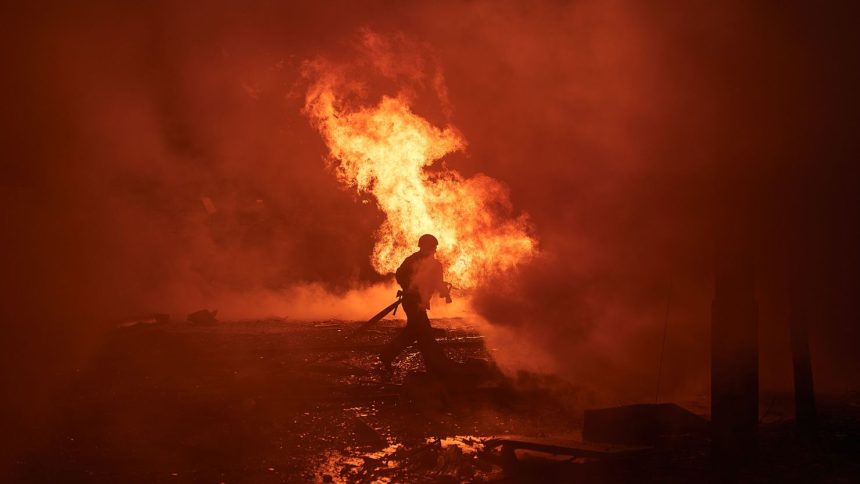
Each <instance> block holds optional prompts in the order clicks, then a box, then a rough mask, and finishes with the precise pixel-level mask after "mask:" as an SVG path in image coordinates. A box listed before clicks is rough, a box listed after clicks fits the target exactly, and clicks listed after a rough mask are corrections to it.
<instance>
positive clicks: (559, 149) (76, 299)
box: [0, 1, 860, 413]
mask: <svg viewBox="0 0 860 484" xmlns="http://www.w3.org/2000/svg"><path fill="white" fill-rule="evenodd" d="M750 3H751V2H719V3H718V4H714V2H686V1H677V2H657V3H653V2H649V3H647V4H646V3H642V2H621V1H617V2H596V1H593V2H592V1H587V2H563V1H547V2H408V3H406V2H351V1H350V2H309V3H307V4H304V5H303V4H299V3H298V2H268V1H247V2H235V3H231V2H224V1H207V2H178V1H177V2H170V1H163V2H147V3H138V2H85V3H84V4H73V3H69V2H58V3H57V4H53V5H52V4H50V3H38V4H37V3H26V4H24V5H19V6H16V7H4V9H6V10H8V11H7V12H5V13H4V18H5V19H6V20H7V21H6V24H7V26H6V28H5V29H4V33H3V34H2V35H3V41H2V43H0V45H2V47H0V49H2V53H3V54H2V55H3V72H4V74H3V76H2V81H0V83H2V84H0V87H2V93H3V94H2V95H3V97H4V99H3V111H4V115H3V118H2V137H3V139H4V142H3V146H4V148H3V149H4V156H3V166H2V170H3V174H2V181H0V183H2V185H0V186H2V199H0V207H2V208H0V211H2V212H0V213H2V219H3V223H4V230H3V249H4V250H3V262H4V271H3V273H4V278H3V286H2V289H3V294H4V304H3V314H2V316H3V318H2V321H3V325H4V327H3V330H4V338H3V339H4V344H6V345H8V346H9V350H8V351H4V359H5V360H6V361H5V362H4V366H3V379H4V384H5V385H10V386H14V387H16V388H18V389H19V391H17V392H16V393H15V394H16V397H15V398H13V399H11V400H10V401H9V402H8V403H9V404H10V405H12V406H13V407H14V408H17V410H18V411H22V409H27V410H29V411H30V412H31V413H36V412H37V411H38V410H37V409H39V408H42V407H40V406H39V405H37V403H41V404H44V403H45V402H48V401H50V400H51V398H54V395H55V393H54V392H56V388H58V387H59V385H60V383H59V382H60V381H62V378H60V377H56V378H55V376H56V375H57V374H62V373H63V371H64V370H65V369H68V368H71V367H74V366H75V365H79V364H80V363H81V362H84V361H87V358H88V355H89V354H90V352H91V351H92V350H93V348H94V347H97V346H98V345H99V344H101V342H102V341H103V337H104V334H105V332H106V329H107V328H109V322H110V321H115V320H116V319H117V318H122V317H128V316H130V315H135V314H141V313H146V312H151V311H157V310H164V308H168V309H173V308H180V309H182V310H185V309H195V308H194V307H191V308H188V306H194V305H196V304H202V303H204V302H207V301H210V302H213V305H217V300H218V297H219V295H221V294H225V293H227V292H229V293H231V294H237V293H238V294H244V293H248V294H249V295H250V294H253V293H255V292H256V291H261V290H278V289H282V288H285V287H290V286H291V285H295V284H303V283H320V284H323V285H325V286H326V287H327V288H329V290H331V291H332V292H334V293H338V291H343V290H345V289H346V288H349V287H353V286H355V285H361V284H369V283H373V282H376V281H379V280H380V278H381V277H380V276H379V275H377V274H375V273H374V272H373V271H372V269H371V267H370V265H369V263H368V255H369V254H370V250H371V247H372V246H373V234H374V231H375V230H376V228H377V227H378V226H379V224H380V222H381V221H382V215H381V214H380V212H379V211H378V210H377V209H376V208H375V207H374V206H373V204H372V203H371V204H363V203H360V200H358V199H357V198H356V197H355V196H354V195H353V194H352V193H351V192H349V191H347V190H344V189H343V188H342V187H340V186H339V185H338V183H337V181H336V179H335V178H334V176H333V175H332V173H331V171H330V170H329V169H328V168H327V166H326V163H325V161H324V157H325V154H326V150H325V146H324V144H323V142H322V140H321V138H320V136H319V134H318V133H317V132H316V131H315V130H314V129H313V127H312V126H311V125H310V123H309V122H308V119H307V117H306V116H304V115H303V113H302V111H301V110H302V106H303V103H304V99H303V96H304V92H305V89H306V88H307V82H308V80H307V79H305V78H303V77H302V75H301V72H300V71H301V66H302V62H304V61H306V60H308V59H314V58H318V57H320V56H322V57H325V58H329V59H334V60H337V61H341V62H348V61H349V60H350V59H351V58H353V57H354V56H355V55H356V49H357V47H356V45H355V44H356V39H357V35H358V32H359V30H360V29H362V28H369V29H373V30H374V31H376V32H379V33H380V34H382V35H402V36H404V38H407V39H410V42H414V43H415V44H416V45H418V46H419V48H420V49H422V52H424V53H425V55H426V56H427V58H428V59H432V61H433V62H434V63H435V64H434V65H436V66H438V68H439V69H440V70H441V72H443V73H444V78H445V85H446V86H447V93H448V98H449V101H450V111H448V110H447V109H445V108H444V107H443V106H440V105H439V103H438V102H432V98H429V97H428V98H423V97H419V98H418V102H417V103H416V106H415V109H416V111H417V112H418V113H419V114H422V115H424V116H426V117H428V118H429V119H430V120H432V121H433V122H434V123H437V124H439V125H445V124H452V125H454V126H456V127H457V128H458V129H459V130H460V131H461V132H462V133H463V135H464V137H465V138H466V140H467V142H468V143H469V147H468V150H467V152H466V154H459V155H456V156H454V157H452V158H451V159H449V160H446V163H448V166H449V167H451V168H453V169H456V170H458V171H460V172H461V173H463V174H465V175H467V176H469V175H473V174H475V173H485V174H487V175H489V176H491V177H493V178H496V179H498V180H500V181H501V182H503V183H505V184H506V185H507V186H508V187H509V188H510V196H511V200H512V202H513V204H514V207H515V208H516V210H518V211H523V212H526V213H528V214H529V216H530V217H531V220H532V223H533V226H534V230H535V235H536V236H537V238H538V239H539V240H540V244H541V250H542V255H541V257H539V258H538V260H536V261H535V262H534V263H533V264H530V265H529V266H528V267H526V268H524V271H523V273H522V274H521V277H520V278H518V279H516V280H508V281H502V282H501V283H499V284H496V285H494V286H493V288H492V290H483V291H481V292H479V294H478V296H479V297H478V299H477V307H478V309H479V310H480V311H481V313H482V314H483V315H485V316H486V317H487V318H488V319H489V320H490V322H492V323H493V324H495V325H496V326H497V327H499V328H504V329H505V331H512V332H513V333H512V334H514V335H515V336H516V339H517V340H519V342H520V343H518V345H512V346H511V347H510V348H508V351H507V352H506V354H507V355H508V357H509V358H510V360H511V361H512V362H516V361H519V362H523V361H525V360H531V361H533V362H536V361H540V362H541V365H544V366H545V367H547V368H552V369H553V370H555V371H558V372H559V373H560V374H562V375H564V376H566V377H568V378H571V379H573V380H576V381H578V382H589V381H590V380H595V379H598V377H596V375H599V379H600V380H601V381H602V382H603V383H602V384H601V386H602V388H603V390H605V391H614V392H620V393H623V394H624V395H625V396H629V397H631V398H635V397H636V396H637V395H643V394H650V393H649V392H650V391H651V390H650V388H651V387H652V383H651V380H649V379H651V378H653V373H654V366H655V361H656V358H657V352H656V350H655V346H656V344H657V342H659V341H660V334H661V333H660V331H661V328H662V323H663V314H664V310H665V305H666V299H667V297H668V298H670V306H671V311H670V333H669V340H668V345H669V346H668V348H669V349H668V354H667V378H668V380H669V382H670V384H669V385H668V387H669V388H670V391H671V389H677V390H678V391H681V390H690V391H698V390H699V389H706V388H707V387H706V383H707V363H708V358H707V348H708V339H707V338H708V325H709V321H710V320H709V317H710V316H709V314H710V298H711V293H712V288H713V259H714V251H715V243H716V242H715V241H716V240H719V239H720V237H723V238H728V239H730V240H732V241H733V242H737V243H740V244H742V245H744V246H746V247H748V248H749V250H750V251H751V252H752V253H753V254H754V255H755V261H756V271H757V281H758V300H759V303H760V309H761V331H760V333H761V336H762V357H761V358H762V359H761V369H762V385H763V386H764V387H773V388H786V387H787V386H788V385H789V384H790V372H789V368H790V367H789V364H790V362H789V355H788V332H787V328H786V326H785V318H786V314H787V307H788V304H787V287H788V285H789V284H790V282H791V280H792V279H790V278H789V275H790V274H798V273H799V274H801V276H800V278H799V279H800V280H802V281H803V286H804V288H805V291H804V293H805V294H807V295H808V298H809V304H810V306H811V308H812V320H811V323H812V342H813V357H814V358H815V365H816V377H817V378H818V383H819V388H822V389H830V390H842V389H845V388H849V387H855V388H856V387H857V384H858V379H857V377H856V375H857V372H858V370H860V358H858V356H857V354H858V352H857V341H860V338H858V336H860V334H858V329H857V328H858V311H857V308H856V302H855V301H856V297H855V295H856V293H857V289H858V287H860V285H858V280H857V279H858V276H857V274H858V269H860V267H858V258H857V253H856V250H857V247H858V241H860V240H858V234H857V230H858V229H857V225H858V224H857V222H856V219H857V217H856V215H855V211H856V209H855V207H856V206H858V203H857V202H858V200H857V198H858V196H857V189H856V186H857V183H856V182H857V171H858V170H857V158H858V153H860V150H858V141H857V132H858V115H857V108H858V102H857V94H856V86H858V85H860V70H858V67H860V66H858V62H860V55H858V52H857V50H858V49H857V46H858V45H860V39H858V38H857V37H858V30H857V29H856V28H855V26H854V25H853V22H854V20H855V19H856V18H857V15H856V14H857V12H856V11H853V10H854V9H852V8H850V7H846V6H843V5H840V4H836V3H827V2H825V3H823V4H820V5H816V6H814V7H813V6H811V5H807V2H781V3H779V4H778V5H777V4H773V5H769V6H754V5H750ZM846 5H847V2H846ZM362 81H364V82H367V83H368V85H369V86H370V87H371V91H372V93H374V94H376V93H379V94H381V93H390V94H393V93H392V92H390V91H391V90H392V89H395V88H396V86H393V85H389V84H385V83H378V82H379V80H378V79H376V78H374V77H373V76H371V75H370V74H368V78H367V79H362ZM375 82H377V84H374V83H375ZM428 89H429V88H428ZM368 102H371V101H370V100H369V101H368ZM202 197H208V198H209V199H210V200H212V202H213V203H214V204H215V206H216V207H217V213H216V214H215V215H214V216H210V215H208V214H207V213H206V211H205V210H204V206H203V204H202V203H201V198H202ZM258 200H259V202H258ZM189 301H193V303H191V302H189ZM175 310H178V309H175ZM571 354H573V355H575V358H571V357H570V355H571ZM691 389H692V390H691Z"/></svg>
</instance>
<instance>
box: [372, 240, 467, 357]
mask: <svg viewBox="0 0 860 484" xmlns="http://www.w3.org/2000/svg"><path fill="white" fill-rule="evenodd" d="M438 245H439V241H438V240H436V237H434V236H432V235H430V234H425V235H422V236H421V238H419V239H418V248H419V250H418V252H416V253H414V254H412V255H410V256H409V257H407V258H406V260H404V261H403V263H402V264H400V267H399V268H398V269H397V272H396V273H395V277H396V279H397V283H398V284H400V287H401V288H402V300H401V302H402V305H403V310H404V311H405V312H406V328H404V329H403V330H402V331H401V333H400V334H399V335H397V336H396V337H395V338H394V339H393V340H392V341H391V342H390V343H388V344H387V345H386V346H385V348H384V349H383V350H382V353H381V354H380V355H379V356H380V359H381V360H382V364H383V365H384V366H385V367H386V368H388V369H390V368H391V362H392V361H394V358H396V357H397V355H399V354H400V353H401V352H402V351H403V350H405V349H406V348H408V347H409V346H410V345H412V344H413V343H415V342H416V341H417V342H418V349H419V350H421V354H422V355H423V356H424V366H425V367H427V371H428V372H429V373H438V372H442V371H445V370H446V369H448V368H449V366H450V362H449V360H448V359H447V358H446V357H445V352H444V351H443V350H442V347H441V346H440V345H439V343H438V342H437V341H436V338H435V337H434V336H433V328H431V327H430V318H429V317H428V316H427V310H428V309H430V299H431V298H432V297H433V295H434V294H436V293H438V294H439V295H440V296H441V297H444V298H445V300H446V301H447V302H451V295H450V292H449V291H450V285H449V284H447V283H446V282H445V281H444V279H443V277H442V264H441V263H439V261H437V260H436V257H435V254H436V247H437V246H438Z"/></svg>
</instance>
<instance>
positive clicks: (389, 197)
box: [305, 79, 537, 289]
mask: <svg viewBox="0 0 860 484" xmlns="http://www.w3.org/2000/svg"><path fill="white" fill-rule="evenodd" d="M335 85H336V83H334V82H332V81H331V79H328V80H327V79H323V80H321V81H319V82H317V83H316V84H315V85H314V86H312V88H311V89H310V91H309V92H308V96H307V100H306V105H305V109H306V111H307V113H308V114H309V116H310V117H311V119H312V121H313V123H314V125H315V126H316V127H317V128H318V129H319V131H320V133H321V134H322V136H323V139H324V140H325V142H326V144H327V146H328V148H329V151H330V154H331V159H332V161H333V163H334V166H335V168H336V172H337V177H338V179H339V180H340V181H341V182H342V183H344V184H346V185H348V186H350V187H354V188H355V189H356V190H357V191H358V192H359V193H369V194H371V195H373V197H374V198H375V200H376V203H377V205H378V206H379V208H380V209H381V210H382V211H383V212H384V213H385V215H386V221H385V222H384V224H383V225H382V226H381V227H380V228H379V231H378V232H377V241H376V245H375V247H374V250H373V254H372V256H371V262H372V264H373V267H374V268H375V269H376V270H377V271H378V272H379V273H382V274H385V273H391V272H394V270H395V269H397V267H398V265H399V264H400V263H401V262H402V261H403V259H404V258H405V257H406V256H408V255H409V254H411V253H412V252H414V251H415V250H417V248H416V245H417V242H418V238H419V237H420V236H421V235H422V234H425V233H431V234H434V235H435V236H436V237H437V238H438V239H439V252H438V254H437V257H438V258H439V259H440V260H441V261H442V263H443V264H445V266H446V278H447V280H448V281H449V282H451V283H453V284H454V286H456V287H458V288H462V289H468V288H473V287H475V286H476V285H477V284H478V283H479V282H480V281H481V280H483V279H484V278H486V277H487V276H491V275H495V274H498V273H500V272H504V271H508V270H510V269H512V268H514V267H516V266H517V265H518V264H520V263H522V262H523V261H524V260H526V259H528V258H529V257H531V256H532V255H534V254H535V252H536V250H537V244H536V241H535V239H533V238H532V237H531V236H530V235H529V231H528V221H527V218H526V216H525V215H521V216H518V217H515V216H513V215H512V214H511V212H512V208H511V204H510V201H509V199H508V194H507V190H506V188H505V187H504V186H503V185H502V184H501V183H499V182H498V181H496V180H494V179H492V178H490V177H488V176H485V175H477V176H474V177H472V178H464V177H463V176H461V175H460V174H459V173H457V172H456V171H453V170H450V169H447V168H445V167H442V168H440V169H437V170H433V171H432V172H431V171H428V170H427V168H428V167H430V166H431V165H433V164H434V163H435V162H436V161H438V160H440V159H441V158H442V157H444V156H445V155H447V154H449V153H454V152H457V151H461V150H464V149H465V147H466V141H465V140H464V139H463V137H462V135H461V134H460V133H459V132H458V131H457V130H456V129H455V128H453V127H451V126H447V127H445V128H439V127H436V126H433V125H432V124H431V123H430V122H428V121H427V120H426V119H424V118H422V117H421V116H419V115H417V114H415V113H414V112H412V110H411V108H410V106H409V103H408V102H407V100H406V97H405V96H398V97H388V96H383V97H382V100H381V101H380V102H379V104H377V105H376V106H359V107H356V108H354V109H351V108H350V107H348V106H346V105H345V104H346V103H345V102H344V101H343V99H342V98H339V97H338V95H337V94H336V92H335Z"/></svg>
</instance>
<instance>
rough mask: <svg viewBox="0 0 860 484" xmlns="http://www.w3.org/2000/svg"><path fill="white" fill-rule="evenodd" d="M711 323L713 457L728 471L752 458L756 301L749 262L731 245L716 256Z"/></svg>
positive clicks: (755, 401) (755, 412)
mask: <svg viewBox="0 0 860 484" xmlns="http://www.w3.org/2000/svg"><path fill="white" fill-rule="evenodd" d="M716 269H717V270H716V285H715V294H714V301H713V306H712V325H711V427H712V444H713V456H714V458H715V459H716V460H717V461H718V462H719V463H720V465H721V467H722V468H723V469H724V470H727V471H732V470H734V469H737V468H739V467H742V466H744V465H746V464H749V463H751V462H754V461H755V454H756V445H757V430H758V406H759V399H758V305H757V303H756V299H755V282H754V277H753V263H752V259H751V257H750V256H749V254H748V253H747V252H746V251H744V250H738V248H737V247H733V248H731V249H728V250H726V249H724V250H721V251H720V252H719V253H718V254H717V267H716Z"/></svg>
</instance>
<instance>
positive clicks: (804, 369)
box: [788, 280, 818, 437]
mask: <svg viewBox="0 0 860 484" xmlns="http://www.w3.org/2000/svg"><path fill="white" fill-rule="evenodd" d="M801 285H802V281H799V280H796V281H795V282H794V285H793V290H792V295H791V303H790V304H791V308H790V312H789V321H788V324H789V327H790V330H791V356H792V361H793V364H794V412H795V425H796V429H797V433H798V435H799V436H801V437H814V435H815V433H816V428H817V420H818V418H817V413H816V409H815V390H814V388H813V384H812V359H811V358H810V356H809V330H808V313H807V305H806V294H805V292H804V291H803V290H802V289H801V288H800V286H801Z"/></svg>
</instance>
